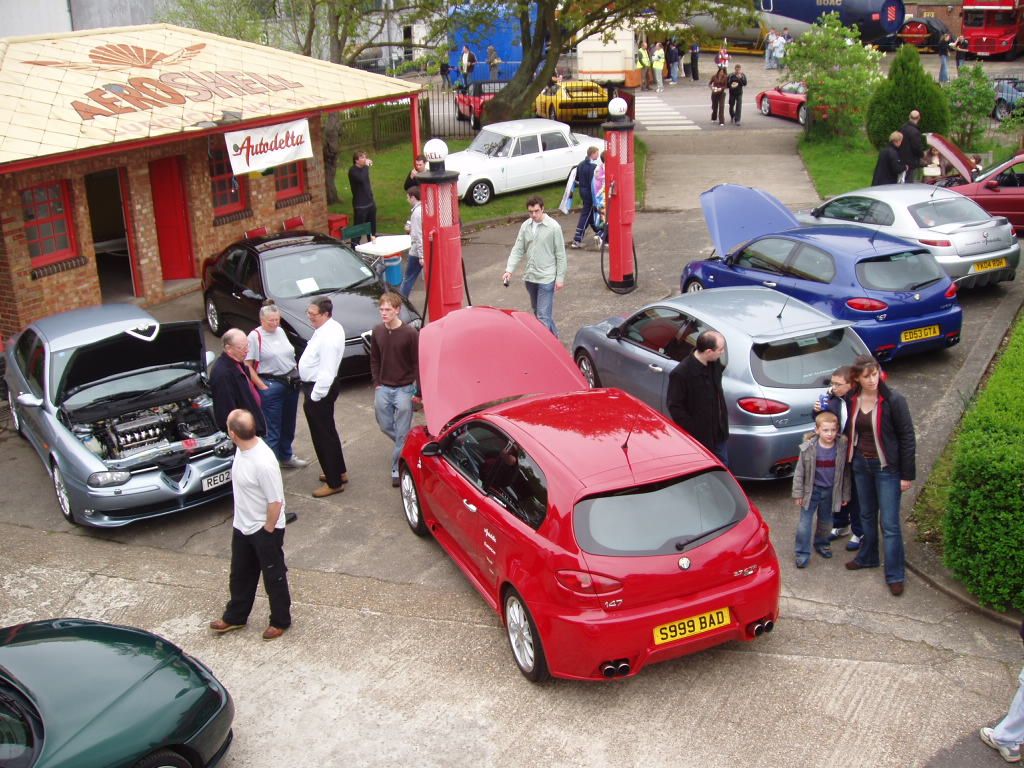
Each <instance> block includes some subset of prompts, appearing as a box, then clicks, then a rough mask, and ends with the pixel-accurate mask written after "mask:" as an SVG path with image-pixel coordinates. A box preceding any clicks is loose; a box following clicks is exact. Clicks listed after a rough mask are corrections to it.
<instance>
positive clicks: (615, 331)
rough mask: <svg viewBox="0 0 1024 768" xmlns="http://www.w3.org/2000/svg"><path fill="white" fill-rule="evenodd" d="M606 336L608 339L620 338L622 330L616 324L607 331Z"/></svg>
mask: <svg viewBox="0 0 1024 768" xmlns="http://www.w3.org/2000/svg"><path fill="white" fill-rule="evenodd" d="M608 338H609V339H621V338H622V330H621V329H620V328H619V327H618V326H616V327H614V328H612V329H611V330H609V331H608Z"/></svg>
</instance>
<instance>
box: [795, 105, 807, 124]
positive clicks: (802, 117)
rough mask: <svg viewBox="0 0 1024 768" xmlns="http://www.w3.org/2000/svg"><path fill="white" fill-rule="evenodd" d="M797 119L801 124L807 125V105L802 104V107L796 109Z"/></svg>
mask: <svg viewBox="0 0 1024 768" xmlns="http://www.w3.org/2000/svg"><path fill="white" fill-rule="evenodd" d="M796 121H797V122H798V123H800V125H807V105H806V104H801V105H800V109H798V110H797V111H796Z"/></svg>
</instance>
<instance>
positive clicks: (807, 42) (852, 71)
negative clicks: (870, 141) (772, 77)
mask: <svg viewBox="0 0 1024 768" xmlns="http://www.w3.org/2000/svg"><path fill="white" fill-rule="evenodd" d="M881 56H882V55H881V54H880V53H879V52H878V51H875V50H872V49H871V48H868V47H866V46H864V45H861V43H860V30H859V29H857V28H856V27H846V26H843V23H842V21H840V20H839V14H838V13H828V14H825V15H824V16H822V17H821V18H820V19H818V21H816V22H815V23H814V24H813V25H812V26H811V28H810V29H809V30H808V31H807V32H805V33H804V34H803V35H802V36H801V37H799V38H797V39H796V40H794V41H793V42H792V43H791V44H790V45H789V46H787V48H786V56H785V58H784V59H783V62H784V63H785V67H786V69H787V70H788V72H789V74H790V76H791V78H792V79H793V80H801V81H803V82H804V83H806V84H807V107H808V110H809V115H808V116H809V117H817V118H819V119H816V120H813V121H812V123H811V125H812V126H813V130H814V131H815V132H816V133H817V132H820V133H826V134H829V135H832V136H842V137H854V136H857V135H859V134H860V132H861V131H862V130H863V128H864V116H865V114H866V112H867V107H868V103H869V101H870V100H871V94H872V93H873V92H874V89H875V87H876V86H877V85H878V83H879V82H880V81H881V80H882V75H881V73H880V71H879V69H878V62H879V61H880V60H881Z"/></svg>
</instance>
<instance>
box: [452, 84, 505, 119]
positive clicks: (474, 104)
mask: <svg viewBox="0 0 1024 768" xmlns="http://www.w3.org/2000/svg"><path fill="white" fill-rule="evenodd" d="M506 85H508V83H507V82H506V81H504V80H484V81H480V82H476V83H470V84H469V87H468V88H462V89H460V90H459V92H458V93H456V94H455V106H456V108H457V109H458V110H459V111H458V114H457V115H456V117H457V118H458V119H459V120H472V121H473V127H474V128H479V127H480V118H481V117H483V114H484V104H486V103H487V102H488V101H490V100H491V99H493V98H494V97H495V95H496V94H497V93H498V91H500V90H501V89H502V88H504V87H505V86H506Z"/></svg>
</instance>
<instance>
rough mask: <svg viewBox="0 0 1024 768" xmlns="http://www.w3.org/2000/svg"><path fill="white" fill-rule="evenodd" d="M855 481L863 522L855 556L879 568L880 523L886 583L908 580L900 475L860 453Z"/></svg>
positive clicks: (856, 465) (867, 564)
mask: <svg viewBox="0 0 1024 768" xmlns="http://www.w3.org/2000/svg"><path fill="white" fill-rule="evenodd" d="M853 481H854V482H855V483H856V484H857V499H858V502H859V504H860V522H861V525H862V526H863V527H864V536H863V538H862V539H861V543H860V550H859V551H858V552H857V557H856V558H854V559H855V560H856V561H857V562H858V563H860V564H861V565H863V566H866V567H868V568H877V567H878V565H879V562H878V526H879V523H881V526H882V546H883V551H884V553H885V583H886V584H894V583H895V582H898V581H905V580H906V571H905V569H904V555H903V529H902V527H901V525H900V499H901V498H902V495H903V492H902V491H901V490H900V476H899V475H898V474H897V473H896V472H894V471H893V470H891V469H882V463H881V462H880V461H879V460H878V459H865V458H864V457H863V456H861V455H860V454H859V453H857V454H854V457H853Z"/></svg>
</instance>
